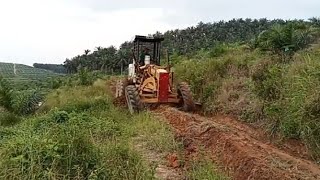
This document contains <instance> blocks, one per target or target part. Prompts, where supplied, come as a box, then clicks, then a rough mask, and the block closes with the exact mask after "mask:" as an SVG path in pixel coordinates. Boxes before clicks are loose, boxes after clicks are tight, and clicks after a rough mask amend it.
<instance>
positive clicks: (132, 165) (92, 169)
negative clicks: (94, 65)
mask: <svg viewBox="0 0 320 180" xmlns="http://www.w3.org/2000/svg"><path fill="white" fill-rule="evenodd" d="M106 84H107V82H106V81H105V80H97V81H95V82H94V83H93V85H90V86H76V87H70V86H67V87H61V88H59V89H56V90H54V91H52V92H51V93H50V94H48V95H47V97H46V100H45V103H44V105H43V106H42V107H41V108H40V109H39V110H38V111H37V113H36V114H35V115H34V116H29V117H25V118H22V119H19V121H16V122H15V125H13V124H10V123H11V122H13V120H12V119H13V116H12V115H10V114H8V117H10V118H6V121H5V120H3V119H1V125H2V126H0V142H1V144H0V179H137V180H138V179H154V173H155V169H154V165H150V164H149V163H148V162H146V160H144V159H143V156H142V154H141V153H142V152H139V151H137V150H136V149H135V147H134V143H137V141H136V140H137V137H138V138H140V139H139V140H141V141H142V142H143V143H145V144H146V148H148V149H150V150H152V151H155V152H157V153H164V154H167V153H172V152H179V153H180V154H182V152H183V149H182V146H181V144H180V143H179V142H177V141H176V140H175V138H174V135H173V133H172V132H171V130H170V127H169V126H168V125H167V124H165V123H164V122H163V121H160V120H157V118H154V117H153V116H152V115H151V114H150V113H148V112H142V113H140V114H137V115H134V116H132V115H130V114H129V113H128V112H127V110H123V109H118V108H117V107H114V106H113V104H112V98H111V95H110V94H111V92H110V91H109V88H106ZM2 114H3V113H2ZM11 116H12V117H11ZM10 119H11V120H10ZM7 121H9V122H10V123H9V125H5V124H2V122H6V123H7ZM181 157H182V156H181Z"/></svg>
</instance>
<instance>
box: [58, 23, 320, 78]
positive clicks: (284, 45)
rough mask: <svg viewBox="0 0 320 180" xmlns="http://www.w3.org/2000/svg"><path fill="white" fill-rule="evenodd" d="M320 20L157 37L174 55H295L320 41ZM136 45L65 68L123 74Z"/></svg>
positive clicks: (75, 60)
mask: <svg viewBox="0 0 320 180" xmlns="http://www.w3.org/2000/svg"><path fill="white" fill-rule="evenodd" d="M319 27H320V19H319V18H310V19H309V20H282V19H274V20H268V19H249V18H247V19H232V20H230V21H219V22H214V23H203V22H200V23H198V24H197V25H196V26H192V27H188V28H186V29H176V30H169V31H166V32H165V33H163V34H162V33H160V32H156V33H155V34H153V36H155V37H164V38H165V40H164V42H163V47H164V48H165V49H168V51H169V53H170V54H176V55H187V56H188V55H192V54H194V53H196V52H197V51H199V50H207V49H210V48H213V47H214V46H215V45H217V44H219V43H221V42H223V43H235V42H237V43H243V44H249V45H250V47H252V48H261V49H262V50H265V51H272V52H274V53H282V52H294V51H296V50H299V49H302V48H305V47H307V45H308V44H310V43H311V42H313V41H314V40H315V39H316V38H318V34H319ZM131 48H132V42H130V41H126V42H124V43H122V44H121V45H120V47H119V49H117V48H116V47H114V46H110V47H107V48H104V47H96V48H95V50H93V51H92V52H91V51H90V50H85V51H84V53H83V54H81V55H77V56H75V57H72V58H70V59H66V60H65V62H64V64H63V66H64V67H65V70H66V72H67V73H77V72H78V71H79V69H81V68H86V69H88V70H91V71H94V70H99V71H103V72H106V73H119V72H120V71H121V70H122V69H123V67H127V65H128V64H129V59H130V58H131V57H130V56H131Z"/></svg>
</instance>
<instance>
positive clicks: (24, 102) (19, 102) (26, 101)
mask: <svg viewBox="0 0 320 180" xmlns="http://www.w3.org/2000/svg"><path fill="white" fill-rule="evenodd" d="M42 99H43V97H42V95H41V94H40V93H39V92H38V91H37V90H26V91H17V92H15V93H14V97H13V98H12V109H13V111H14V112H15V113H17V114H20V115H28V114H32V113H34V112H35V111H36V110H37V109H38V108H39V103H40V102H41V101H42Z"/></svg>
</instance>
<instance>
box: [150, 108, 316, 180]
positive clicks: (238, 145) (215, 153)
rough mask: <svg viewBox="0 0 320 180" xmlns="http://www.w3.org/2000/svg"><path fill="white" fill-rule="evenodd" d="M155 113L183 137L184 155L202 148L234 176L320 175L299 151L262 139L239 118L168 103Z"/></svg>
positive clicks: (191, 153)
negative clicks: (187, 110) (184, 109)
mask: <svg viewBox="0 0 320 180" xmlns="http://www.w3.org/2000/svg"><path fill="white" fill-rule="evenodd" d="M154 113H155V114H156V115H157V116H162V117H163V119H165V120H166V121H167V122H168V123H169V124H170V125H171V126H172V127H173V129H174V131H175V134H176V136H177V138H179V139H181V140H182V141H183V144H184V147H185V150H186V156H194V155H195V154H197V153H198V152H199V151H200V150H199V149H202V151H205V152H207V154H208V156H209V157H210V158H212V160H213V161H214V162H215V163H217V164H218V165H219V166H220V167H223V168H222V171H224V172H225V173H227V174H228V175H229V176H230V177H232V178H233V179H281V180H283V179H320V167H319V166H318V165H317V164H315V163H313V162H312V161H310V160H308V159H306V158H302V157H303V156H304V155H303V153H302V152H300V153H299V152H297V150H296V149H294V150H293V149H291V150H288V151H286V150H281V149H279V148H277V147H276V146H275V145H273V144H272V143H269V142H268V141H266V140H264V139H263V138H262V136H261V133H260V132H259V131H258V130H256V129H254V128H251V127H249V126H247V125H245V124H242V123H241V122H239V121H236V120H232V119H230V118H227V117H223V116H220V117H203V116H200V115H197V114H189V113H185V112H182V111H179V110H177V109H176V108H172V107H168V106H161V107H159V108H158V109H156V110H154ZM288 148H290V146H288ZM297 149H299V148H297Z"/></svg>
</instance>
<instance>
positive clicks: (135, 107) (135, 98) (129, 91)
mask: <svg viewBox="0 0 320 180" xmlns="http://www.w3.org/2000/svg"><path fill="white" fill-rule="evenodd" d="M125 96H126V100H127V105H128V109H129V112H130V113H131V114H133V113H135V112H139V111H141V108H142V106H141V102H140V96H139V92H138V89H137V88H136V87H135V86H134V85H129V86H127V87H126V88H125Z"/></svg>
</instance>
